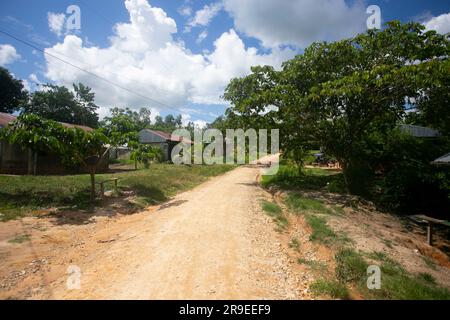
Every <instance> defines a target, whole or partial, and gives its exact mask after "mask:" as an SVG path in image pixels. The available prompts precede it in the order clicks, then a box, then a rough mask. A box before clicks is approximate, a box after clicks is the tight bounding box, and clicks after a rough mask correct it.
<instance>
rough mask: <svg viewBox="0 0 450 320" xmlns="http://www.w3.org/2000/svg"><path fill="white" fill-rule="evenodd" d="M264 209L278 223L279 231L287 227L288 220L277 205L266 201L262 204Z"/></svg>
mask: <svg viewBox="0 0 450 320" xmlns="http://www.w3.org/2000/svg"><path fill="white" fill-rule="evenodd" d="M262 208H263V210H264V212H265V213H266V214H267V215H268V216H270V217H272V218H273V220H274V221H275V222H276V224H277V226H278V230H279V231H282V230H284V229H285V228H286V227H287V225H288V220H287V219H286V217H285V216H284V214H283V210H281V208H280V207H279V206H278V205H277V204H276V203H273V202H269V201H266V200H264V201H263V202H262Z"/></svg>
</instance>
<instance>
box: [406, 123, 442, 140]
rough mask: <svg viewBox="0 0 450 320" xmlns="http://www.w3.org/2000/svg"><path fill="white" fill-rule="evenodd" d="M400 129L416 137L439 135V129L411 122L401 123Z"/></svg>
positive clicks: (434, 136)
mask: <svg viewBox="0 0 450 320" xmlns="http://www.w3.org/2000/svg"><path fill="white" fill-rule="evenodd" d="M400 129H401V130H402V131H403V132H406V133H408V134H410V135H411V136H413V137H417V138H436V137H440V133H439V131H437V130H435V129H431V128H427V127H421V126H415V125H411V124H402V125H400Z"/></svg>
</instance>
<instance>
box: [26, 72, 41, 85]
mask: <svg viewBox="0 0 450 320" xmlns="http://www.w3.org/2000/svg"><path fill="white" fill-rule="evenodd" d="M28 78H29V79H30V80H31V82H33V83H35V84H41V83H42V82H41V81H40V80H39V79H38V77H37V75H36V74H35V73H32V74H30V75H29V76H28Z"/></svg>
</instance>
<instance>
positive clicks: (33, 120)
mask: <svg viewBox="0 0 450 320" xmlns="http://www.w3.org/2000/svg"><path fill="white" fill-rule="evenodd" d="M62 131H63V126H62V125H61V124H60V123H58V122H55V121H51V120H46V119H43V118H41V117H39V116H37V115H33V114H25V115H21V116H19V117H18V118H17V119H16V120H15V121H14V122H12V123H11V124H9V126H7V127H6V128H4V129H3V130H2V131H1V136H0V138H1V139H5V140H7V141H8V142H9V143H10V144H15V145H18V146H20V147H22V149H23V150H24V151H27V152H28V174H30V175H31V174H36V160H37V159H36V157H37V153H38V152H55V153H61V152H62V151H61V143H60V139H61V137H62V135H63V134H62Z"/></svg>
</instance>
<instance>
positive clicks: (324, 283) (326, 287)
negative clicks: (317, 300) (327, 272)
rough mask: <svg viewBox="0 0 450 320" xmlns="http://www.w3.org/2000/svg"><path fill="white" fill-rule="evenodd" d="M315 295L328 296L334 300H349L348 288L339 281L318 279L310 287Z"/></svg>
mask: <svg viewBox="0 0 450 320" xmlns="http://www.w3.org/2000/svg"><path fill="white" fill-rule="evenodd" d="M309 289H310V290H311V292H312V293H313V294H314V295H328V296H330V297H331V298H333V299H349V298H350V295H349V293H348V290H347V288H346V286H345V285H344V284H342V283H340V282H339V281H335V280H325V279H318V280H316V281H315V282H314V283H312V284H311V286H310V287H309Z"/></svg>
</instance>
